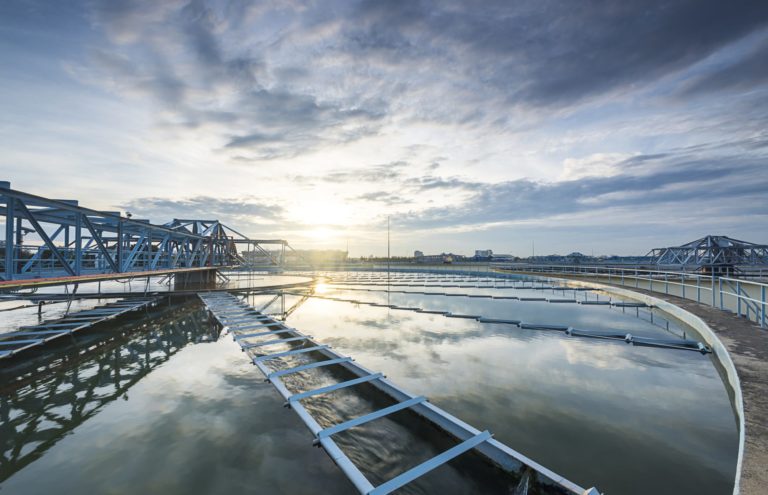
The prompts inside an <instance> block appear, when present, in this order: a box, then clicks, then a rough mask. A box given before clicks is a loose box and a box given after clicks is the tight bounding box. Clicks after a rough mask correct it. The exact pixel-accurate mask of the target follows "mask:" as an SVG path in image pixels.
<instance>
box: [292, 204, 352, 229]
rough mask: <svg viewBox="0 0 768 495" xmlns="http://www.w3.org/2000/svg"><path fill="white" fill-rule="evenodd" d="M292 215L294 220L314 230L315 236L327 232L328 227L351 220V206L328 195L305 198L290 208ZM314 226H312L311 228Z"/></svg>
mask: <svg viewBox="0 0 768 495" xmlns="http://www.w3.org/2000/svg"><path fill="white" fill-rule="evenodd" d="M291 213H292V215H291V216H293V217H294V218H295V220H296V221H298V222H301V223H303V224H304V225H307V226H308V227H309V230H314V231H316V235H317V236H322V235H324V234H328V232H329V231H331V230H332V229H331V228H329V227H343V226H346V225H348V224H349V223H350V221H351V214H352V211H351V208H350V206H349V205H347V204H345V203H343V202H340V201H338V200H334V199H333V198H328V197H318V198H306V199H305V200H304V201H302V202H301V203H300V204H298V205H296V206H295V207H294V208H292V211H291ZM312 227H314V228H312Z"/></svg>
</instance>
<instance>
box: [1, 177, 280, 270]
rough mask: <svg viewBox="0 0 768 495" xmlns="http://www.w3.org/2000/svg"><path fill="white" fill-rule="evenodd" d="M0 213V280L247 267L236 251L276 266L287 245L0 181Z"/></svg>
mask: <svg viewBox="0 0 768 495" xmlns="http://www.w3.org/2000/svg"><path fill="white" fill-rule="evenodd" d="M0 215H2V216H3V217H5V218H4V220H5V228H4V233H5V237H4V239H3V242H2V244H1V245H0V252H2V254H3V256H2V259H0V277H2V279H3V280H18V279H28V278H52V277H67V276H80V275H90V274H102V273H133V272H147V271H163V270H173V269H178V268H204V267H222V266H232V265H242V264H246V260H245V259H244V258H243V256H242V255H241V254H239V253H238V247H240V248H241V249H242V248H243V247H245V249H249V250H250V249H252V250H253V251H257V252H259V253H261V254H262V255H263V257H264V258H266V259H267V260H268V262H269V263H271V264H273V265H282V262H283V260H284V259H285V248H286V246H287V245H288V244H287V242H286V241H284V240H282V239H267V240H254V239H249V238H248V237H246V236H244V235H242V234H240V233H239V232H237V231H235V230H234V229H231V228H229V227H227V226H226V225H224V224H222V223H220V222H219V221H218V220H179V219H174V220H173V221H171V222H168V223H166V224H164V225H155V224H151V223H150V222H149V220H142V219H135V218H130V217H126V216H122V215H120V212H115V211H97V210H92V209H89V208H84V207H82V206H79V204H78V202H77V201H76V200H61V199H48V198H44V197H41V196H35V195H32V194H29V193H25V192H21V191H16V190H13V189H11V185H10V182H3V181H0ZM28 235H29V238H28V239H25V236H28ZM262 244H279V245H281V246H282V250H281V251H277V254H273V253H272V252H270V251H268V250H266V249H264V248H263V247H262V246H261V245H262Z"/></svg>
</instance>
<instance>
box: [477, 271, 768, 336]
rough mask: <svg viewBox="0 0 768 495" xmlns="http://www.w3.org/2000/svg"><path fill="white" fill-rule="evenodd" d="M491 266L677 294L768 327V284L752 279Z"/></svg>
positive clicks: (686, 273) (667, 272)
mask: <svg viewBox="0 0 768 495" xmlns="http://www.w3.org/2000/svg"><path fill="white" fill-rule="evenodd" d="M492 267H493V268H496V269H498V270H502V271H504V272H507V273H510V272H511V273H523V274H536V273H541V274H548V275H570V276H578V277H584V278H591V279H594V280H596V281H599V282H607V283H609V284H615V285H620V286H623V287H634V288H636V289H644V290H648V291H650V292H658V293H663V294H668V295H673V296H678V297H682V298H683V299H690V300H693V301H696V302H699V303H703V304H708V305H710V306H712V307H714V308H719V309H721V310H723V311H730V312H733V313H734V314H735V315H736V316H739V317H743V318H746V319H748V320H750V321H754V322H755V323H757V324H759V325H760V327H761V328H766V327H768V319H767V318H766V306H767V303H768V301H767V298H766V293H767V292H768V284H766V283H762V282H757V281H753V280H745V279H741V278H734V277H727V276H718V275H715V274H711V275H710V274H700V273H691V272H675V271H662V270H648V269H641V268H618V267H607V266H586V265H518V264H515V265H510V264H493V265H492Z"/></svg>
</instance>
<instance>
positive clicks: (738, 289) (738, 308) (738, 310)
mask: <svg viewBox="0 0 768 495" xmlns="http://www.w3.org/2000/svg"><path fill="white" fill-rule="evenodd" d="M736 315H737V316H741V282H739V281H738V280H737V281H736ZM747 316H749V313H747Z"/></svg>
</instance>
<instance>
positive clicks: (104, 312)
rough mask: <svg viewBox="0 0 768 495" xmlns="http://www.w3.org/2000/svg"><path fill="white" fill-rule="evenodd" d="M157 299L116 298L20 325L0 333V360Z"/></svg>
mask: <svg viewBox="0 0 768 495" xmlns="http://www.w3.org/2000/svg"><path fill="white" fill-rule="evenodd" d="M157 301H158V298H155V297H153V298H141V299H126V300H120V301H116V302H113V303H109V304H106V305H104V306H97V307H95V308H92V309H87V310H85V311H78V312H77V313H72V314H69V315H67V316H65V317H63V318H59V319H56V320H50V321H44V322H43V323H40V324H38V325H29V326H23V327H20V328H19V331H16V332H8V333H3V334H0V360H2V359H7V358H10V357H13V356H15V355H17V354H18V353H20V352H23V351H27V350H29V349H33V348H38V347H40V346H43V345H45V344H48V343H50V342H52V341H54V340H56V339H59V338H61V337H64V336H65V335H73V334H75V333H77V332H79V331H81V330H85V329H86V328H90V327H92V326H94V325H96V324H98V323H102V322H104V321H106V320H111V319H114V318H117V317H118V316H121V315H124V314H126V313H130V312H132V311H138V310H140V309H142V308H146V307H149V306H153V305H155V304H156V303H157Z"/></svg>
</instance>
